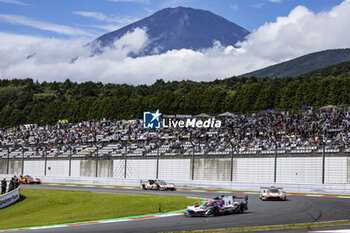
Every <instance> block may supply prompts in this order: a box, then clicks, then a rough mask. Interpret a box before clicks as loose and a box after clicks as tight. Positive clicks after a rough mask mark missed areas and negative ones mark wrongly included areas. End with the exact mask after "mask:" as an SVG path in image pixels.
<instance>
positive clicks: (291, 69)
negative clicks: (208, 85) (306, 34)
mask: <svg viewBox="0 0 350 233" xmlns="http://www.w3.org/2000/svg"><path fill="white" fill-rule="evenodd" d="M346 61H350V49H329V50H324V51H320V52H316V53H310V54H307V55H304V56H301V57H297V58H295V59H292V60H289V61H286V62H282V63H279V64H276V65H272V66H268V67H266V68H263V69H260V70H256V71H253V72H250V73H247V74H244V75H242V76H246V77H250V76H254V77H259V78H262V77H269V78H276V77H289V76H291V77H296V76H298V75H301V74H304V73H307V72H311V71H313V70H317V69H321V68H325V67H328V66H332V65H335V64H339V63H341V62H346Z"/></svg>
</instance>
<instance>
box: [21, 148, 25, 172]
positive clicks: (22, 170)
mask: <svg viewBox="0 0 350 233" xmlns="http://www.w3.org/2000/svg"><path fill="white" fill-rule="evenodd" d="M24 150H25V149H24V147H22V169H21V174H22V175H23V173H24Z"/></svg>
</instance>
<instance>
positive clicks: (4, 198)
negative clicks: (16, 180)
mask: <svg viewBox="0 0 350 233" xmlns="http://www.w3.org/2000/svg"><path fill="white" fill-rule="evenodd" d="M19 190H20V189H19V188H16V189H15V190H12V191H11V192H8V193H5V194H3V195H1V196H0V209H2V208H5V207H6V206H9V205H12V204H13V203H15V202H16V201H18V200H19V197H20V195H19Z"/></svg>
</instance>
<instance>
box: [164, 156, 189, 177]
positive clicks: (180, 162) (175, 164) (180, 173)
mask: <svg viewBox="0 0 350 233" xmlns="http://www.w3.org/2000/svg"><path fill="white" fill-rule="evenodd" d="M159 179H163V180H173V179H176V180H190V179H191V161H190V160H189V159H176V160H175V159H160V160H159Z"/></svg>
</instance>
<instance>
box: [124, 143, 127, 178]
mask: <svg viewBox="0 0 350 233" xmlns="http://www.w3.org/2000/svg"><path fill="white" fill-rule="evenodd" d="M127 154H128V144H127V143H126V144H125V156H124V159H125V163H124V179H126V162H127V160H126V157H127Z"/></svg>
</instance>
